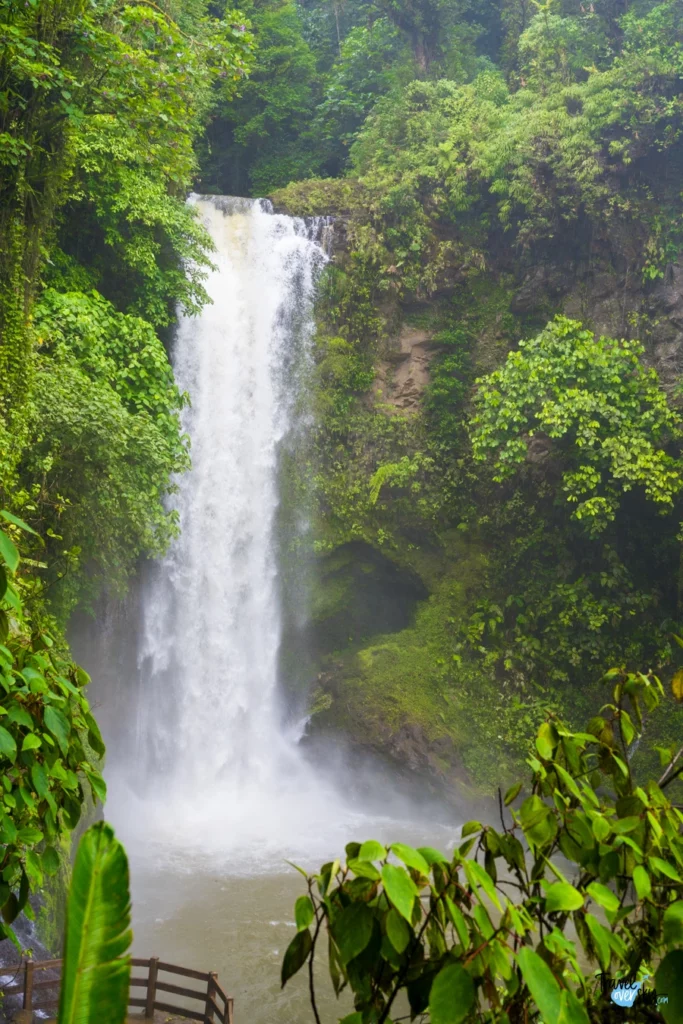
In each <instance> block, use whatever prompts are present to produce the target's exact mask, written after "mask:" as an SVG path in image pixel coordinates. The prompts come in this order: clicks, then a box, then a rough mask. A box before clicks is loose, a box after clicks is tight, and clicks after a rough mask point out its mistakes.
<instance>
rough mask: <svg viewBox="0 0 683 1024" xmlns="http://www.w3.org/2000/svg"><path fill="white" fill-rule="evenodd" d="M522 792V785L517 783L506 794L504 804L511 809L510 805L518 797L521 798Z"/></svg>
mask: <svg viewBox="0 0 683 1024" xmlns="http://www.w3.org/2000/svg"><path fill="white" fill-rule="evenodd" d="M521 791H522V783H521V782H516V783H515V785H514V786H510V788H509V789H508V791H507V793H506V794H505V798H504V800H503V803H504V804H505V806H506V807H509V806H510V804H511V803H512V802H513V801H514V800H516V799H517V797H518V796H519V794H520V793H521Z"/></svg>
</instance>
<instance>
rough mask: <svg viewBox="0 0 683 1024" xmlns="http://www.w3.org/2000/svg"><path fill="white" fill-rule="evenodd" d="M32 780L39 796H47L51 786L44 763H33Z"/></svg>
mask: <svg viewBox="0 0 683 1024" xmlns="http://www.w3.org/2000/svg"><path fill="white" fill-rule="evenodd" d="M31 782H32V783H33V788H34V789H35V791H36V793H37V794H38V796H45V794H46V793H47V791H48V790H49V788H50V783H49V780H48V777H47V772H46V771H45V768H44V767H43V765H42V764H38V762H36V763H35V764H34V765H31Z"/></svg>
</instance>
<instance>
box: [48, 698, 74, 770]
mask: <svg viewBox="0 0 683 1024" xmlns="http://www.w3.org/2000/svg"><path fill="white" fill-rule="evenodd" d="M43 719H44V721H45V726H46V728H48V729H49V730H50V732H51V733H52V735H53V736H54V738H55V739H56V740H57V743H58V744H59V748H60V750H61V751H62V753H63V754H64V756H65V757H66V755H67V753H68V751H69V733H70V732H71V728H70V726H69V722H68V719H67V718H66V717H65V716H64V715H63V714H62V712H61V711H59V710H58V709H57V708H54V707H52V705H51V704H49V705H48V706H47V707H46V708H45V713H44V715H43Z"/></svg>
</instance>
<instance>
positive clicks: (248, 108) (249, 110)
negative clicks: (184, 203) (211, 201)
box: [206, 0, 320, 195]
mask: <svg viewBox="0 0 683 1024" xmlns="http://www.w3.org/2000/svg"><path fill="white" fill-rule="evenodd" d="M247 14H249V15H250V17H252V19H253V23H254V31H255V37H256V43H257V47H258V51H257V52H258V60H257V63H256V66H255V68H254V71H253V73H252V74H251V76H250V77H249V80H248V81H247V82H246V83H245V85H244V86H243V87H242V89H241V90H240V96H239V98H238V99H237V100H235V101H234V102H233V103H231V104H230V106H229V108H228V109H225V110H223V111H222V113H221V117H220V118H219V119H218V120H217V121H215V122H214V124H213V125H212V127H211V129H210V132H209V137H208V138H209V144H210V147H211V154H210V155H207V160H206V164H207V173H208V174H209V175H210V176H211V177H210V178H209V180H210V182H211V184H212V185H213V187H215V188H216V190H217V191H222V192H227V193H229V194H232V195H245V194H250V195H267V194H268V193H269V192H272V191H273V190H274V189H276V188H281V187H282V186H283V185H286V184H287V182H288V181H291V180H292V179H294V178H304V177H309V176H310V175H312V174H314V173H315V172H316V171H317V170H318V169H319V167H320V162H319V158H318V156H317V147H316V145H315V139H314V137H312V136H311V135H308V137H307V132H306V129H307V128H308V126H309V124H310V118H311V107H312V105H313V89H314V86H315V80H316V63H315V57H314V55H313V53H312V52H311V49H310V47H309V46H308V44H307V42H306V40H305V39H304V38H303V34H302V26H301V20H300V15H299V11H298V9H297V6H296V5H295V4H294V3H292V2H289V0H284V2H283V0H268V2H266V3H263V4H254V6H253V8H252V7H247ZM304 139H306V141H305V142H304ZM214 153H215V154H216V156H217V157H218V160H217V161H216V160H215V159H214V158H213V154H214ZM214 180H215V184H214Z"/></svg>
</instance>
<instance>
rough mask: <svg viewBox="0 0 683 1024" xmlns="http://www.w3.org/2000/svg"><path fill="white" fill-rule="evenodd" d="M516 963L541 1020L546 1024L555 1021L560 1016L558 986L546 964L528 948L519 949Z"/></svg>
mask: <svg viewBox="0 0 683 1024" xmlns="http://www.w3.org/2000/svg"><path fill="white" fill-rule="evenodd" d="M517 962H518V963H519V966H520V970H521V972H522V977H523V978H524V982H525V984H526V986H527V988H528V989H529V991H530V992H531V998H532V999H533V1001H534V1002H535V1003H536V1006H537V1007H538V1009H539V1010H540V1011H541V1016H542V1017H543V1020H544V1021H547V1022H548V1024H551V1022H552V1021H556V1020H557V1019H558V1017H559V1016H560V986H559V985H558V983H557V981H556V980H555V978H554V977H553V973H552V971H551V970H550V968H549V967H548V965H547V963H546V962H545V960H543V959H542V958H541V957H540V956H539V955H538V953H535V952H534V951H533V949H530V948H529V947H528V946H523V947H522V948H521V949H520V951H519V953H518V954H517Z"/></svg>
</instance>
